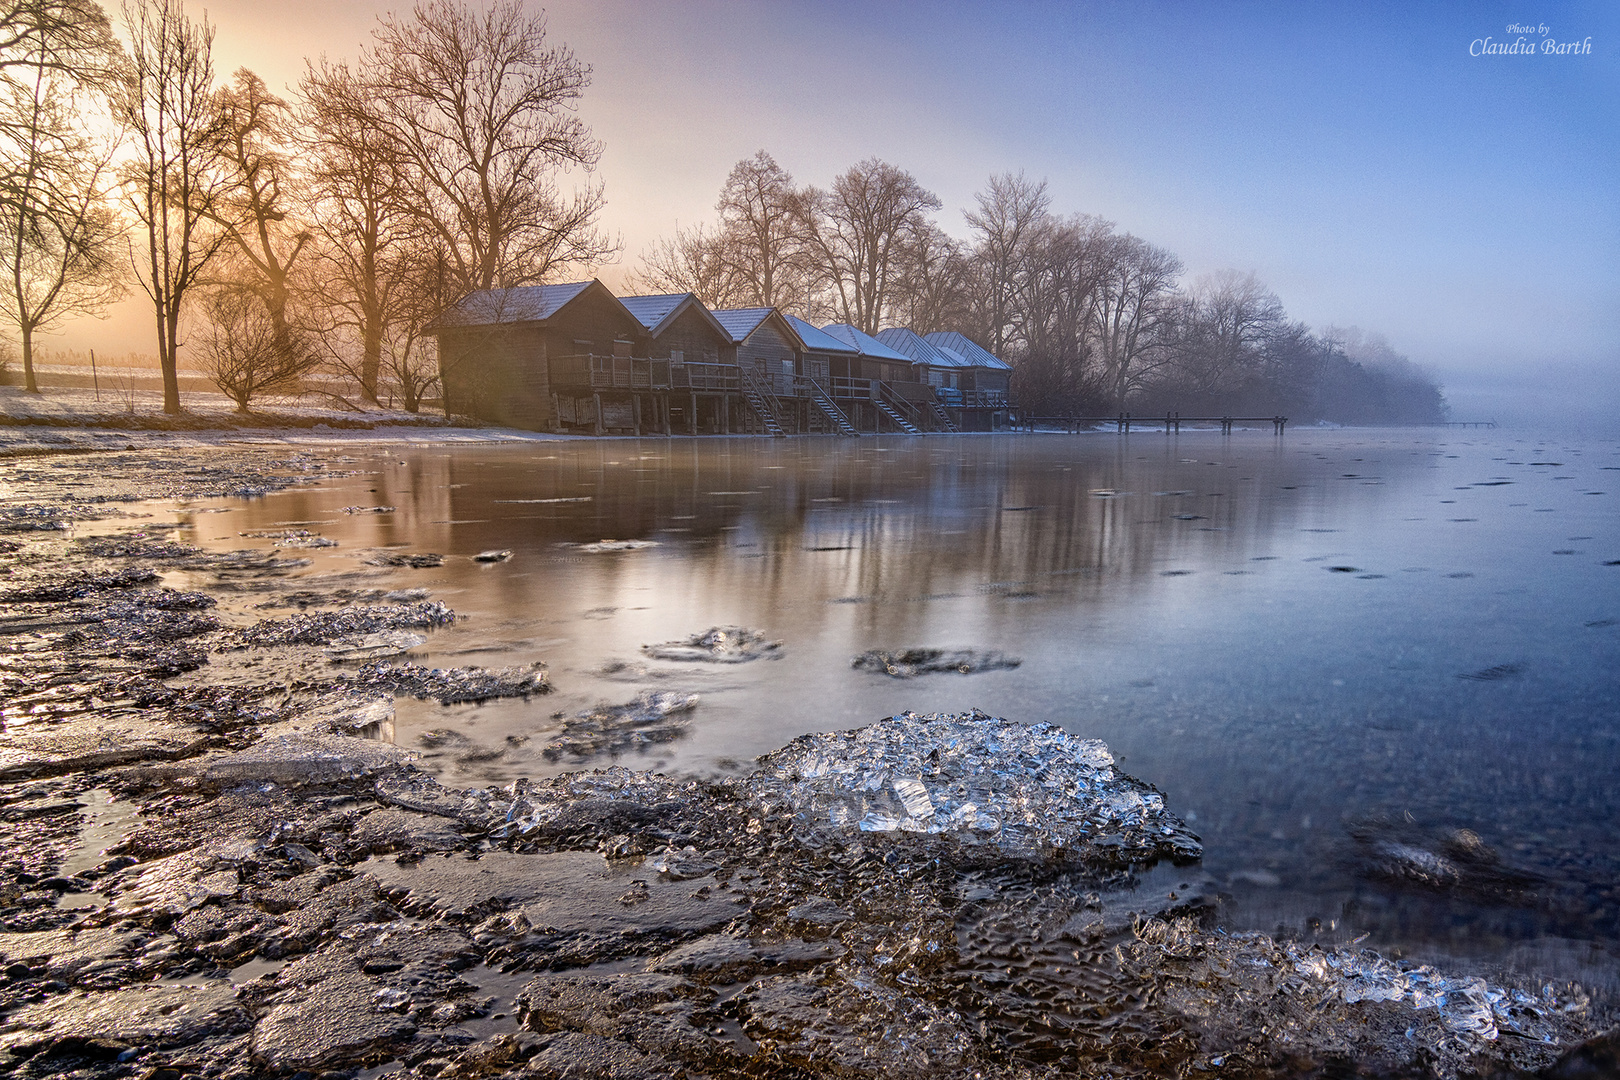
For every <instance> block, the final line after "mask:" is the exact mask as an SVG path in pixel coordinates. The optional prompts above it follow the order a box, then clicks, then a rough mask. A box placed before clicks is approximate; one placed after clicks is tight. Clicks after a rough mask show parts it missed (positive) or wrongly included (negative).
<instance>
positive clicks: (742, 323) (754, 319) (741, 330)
mask: <svg viewBox="0 0 1620 1080" xmlns="http://www.w3.org/2000/svg"><path fill="white" fill-rule="evenodd" d="M775 310H776V309H775V308H768V307H744V308H725V309H723V310H720V311H716V312H715V313H714V321H715V322H717V323H719V324H720V325H721V326H723V327H725V328H726V333H728V334H730V335H731V341H732V344H734V345H741V344H742V343H743V342H745V341H747V340H748V335H749V334H752V333H753V332H754V331H755V330H758V329H759V324H760V323H762V322H764V321H765V320H766V319H767V318H769V317H770V314H771V312H773V311H775Z"/></svg>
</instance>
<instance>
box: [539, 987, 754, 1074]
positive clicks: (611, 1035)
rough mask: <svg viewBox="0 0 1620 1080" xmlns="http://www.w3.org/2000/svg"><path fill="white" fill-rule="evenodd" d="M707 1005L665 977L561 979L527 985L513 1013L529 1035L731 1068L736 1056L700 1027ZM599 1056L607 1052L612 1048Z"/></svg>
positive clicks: (707, 994) (703, 996) (707, 997)
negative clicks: (598, 1040)
mask: <svg viewBox="0 0 1620 1080" xmlns="http://www.w3.org/2000/svg"><path fill="white" fill-rule="evenodd" d="M713 997H714V994H713V992H712V991H707V990H705V989H704V988H702V987H700V986H697V985H695V984H693V983H690V982H687V981H685V980H684V979H679V978H674V977H671V976H667V975H658V974H639V973H625V974H615V975H601V974H597V973H594V972H565V973H560V974H553V975H542V976H540V977H539V978H537V979H535V980H533V981H532V982H530V983H529V984H528V985H527V986H526V987H525V988H524V990H523V993H522V994H521V995H519V997H518V1008H519V1015H520V1017H521V1018H522V1021H523V1024H524V1026H526V1027H528V1028H529V1029H531V1030H533V1031H557V1030H562V1031H571V1032H574V1033H576V1034H575V1035H574V1036H573V1037H578V1034H580V1033H583V1034H585V1035H587V1036H600V1037H602V1038H603V1039H612V1040H615V1041H616V1042H617V1044H618V1045H619V1046H621V1047H622V1046H624V1044H626V1043H628V1044H630V1045H631V1046H634V1047H635V1048H636V1049H638V1050H640V1051H642V1052H643V1053H646V1054H649V1055H655V1058H654V1060H658V1061H663V1062H669V1061H672V1060H674V1061H682V1060H684V1061H689V1062H694V1063H702V1064H703V1065H704V1066H706V1067H707V1068H711V1069H712V1068H715V1067H720V1066H724V1065H728V1064H729V1065H731V1066H733V1067H735V1066H737V1065H740V1064H742V1061H743V1058H742V1055H740V1054H738V1053H737V1052H736V1051H735V1050H734V1049H733V1048H732V1046H731V1045H730V1044H729V1043H728V1042H726V1041H724V1040H722V1039H719V1038H716V1037H715V1036H714V1035H713V1034H712V1033H711V1031H710V1030H708V1029H707V1028H706V1027H705V1025H704V1018H706V1017H707V1016H708V1014H707V1010H705V1009H704V1006H705V1005H707V1004H708V1002H709V1001H711V1000H712V999H713ZM568 1037H569V1036H564V1038H568ZM603 1049H605V1050H608V1051H609V1052H612V1044H609V1045H608V1046H605V1047H603Z"/></svg>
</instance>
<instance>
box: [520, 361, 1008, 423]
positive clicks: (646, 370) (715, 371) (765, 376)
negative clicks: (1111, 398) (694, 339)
mask: <svg viewBox="0 0 1620 1080" xmlns="http://www.w3.org/2000/svg"><path fill="white" fill-rule="evenodd" d="M741 374H742V370H741V369H740V368H739V367H738V366H737V365H735V364H717V363H709V362H707V361H701V362H692V361H688V362H686V363H677V362H676V361H674V360H671V359H669V358H668V357H654V358H647V357H641V356H596V355H594V354H578V355H574V356H554V357H552V358H551V383H552V385H553V386H556V387H559V388H568V389H575V390H632V391H634V390H648V391H653V390H684V391H696V392H699V393H738V392H740V391H741V389H742V381H741ZM752 378H753V379H754V381H755V383H756V384H757V385H758V387H759V389H760V390H762V391H763V392H765V393H768V394H771V395H774V396H776V397H779V398H809V397H813V396H815V391H814V390H813V389H812V386H813V384H812V382H811V380H810V379H808V378H806V377H805V376H803V375H795V374H793V373H791V372H786V371H764V372H756V373H752ZM821 389H822V391H823V392H825V393H827V394H828V395H829V396H830V397H832V399H833V400H835V401H874V400H888V401H889V402H890V403H891V404H893V405H896V406H898V407H899V408H900V409H901V410H902V411H903V412H907V413H908V415H915V416H919V417H920V413H921V411H922V410H926V409H927V407H928V404H929V402H931V401H936V400H937V401H938V402H939V403H940V404H942V405H945V406H947V407H948V408H962V407H968V408H995V409H1005V408H1008V407H1010V403H1009V402H1008V399H1007V395H1006V394H1005V393H1002V392H999V391H993V390H958V389H954V388H951V387H932V386H929V385H927V384H926V383H921V382H880V381H879V380H875V379H850V378H832V379H827V380H824V381H823V382H822V383H821Z"/></svg>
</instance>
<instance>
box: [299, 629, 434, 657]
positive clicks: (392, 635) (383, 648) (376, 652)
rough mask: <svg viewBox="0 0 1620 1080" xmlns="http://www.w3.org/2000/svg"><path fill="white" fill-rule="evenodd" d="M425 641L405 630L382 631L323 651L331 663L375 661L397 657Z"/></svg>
mask: <svg viewBox="0 0 1620 1080" xmlns="http://www.w3.org/2000/svg"><path fill="white" fill-rule="evenodd" d="M426 641H427V638H425V637H423V636H422V635H421V634H412V633H410V632H408V631H405V630H384V631H382V632H380V633H376V634H362V635H360V636H359V637H356V638H350V639H348V640H346V641H338V642H334V643H333V644H331V645H328V646H327V647H326V648H325V650H323V651H324V652H325V653H326V655H327V657H328V659H330V660H331V661H332V662H333V663H341V662H343V661H349V660H377V659H380V658H382V657H385V656H398V655H399V654H400V653H404V652H409V651H410V650H412V649H414V648H416V647H417V646H418V645H421V644H423V643H424V642H426Z"/></svg>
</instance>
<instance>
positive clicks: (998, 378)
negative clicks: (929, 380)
mask: <svg viewBox="0 0 1620 1080" xmlns="http://www.w3.org/2000/svg"><path fill="white" fill-rule="evenodd" d="M923 340H924V341H926V342H928V343H929V344H930V345H933V346H934V347H935V348H937V349H939V350H940V351H941V352H945V353H950V354H954V355H956V356H959V357H961V358H962V360H963V361H964V367H963V368H962V375H961V378H960V379H959V385H958V386H957V393H956V394H951V393H950V392H949V391H948V390H941V391H940V394H939V397H940V400H941V402H942V403H943V404H944V405H945V406H946V408H947V410H950V409H961V410H963V411H962V414H961V425H962V430H964V431H998V430H1000V429H1001V428H1003V427H1006V426H1007V425H1008V424H1009V423H1011V416H1012V389H1011V387H1012V365H1011V364H1009V363H1007V361H1005V360H1003V359H1001V358H1000V357H999V356H997V355H995V354H994V353H992V352H991V351H990V350H989V349H986V348H984V347H983V346H981V345H979V344H978V343H977V342H975V341H973V340H972V339H971V338H969V337H967V336H966V335H964V334H959V333H957V332H956V331H954V330H942V331H937V332H935V333H932V334H928V335H926V336H924V338H923Z"/></svg>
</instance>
